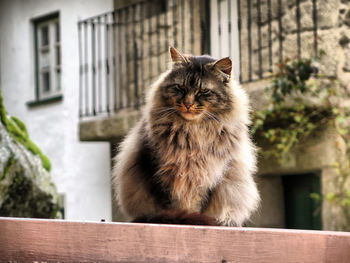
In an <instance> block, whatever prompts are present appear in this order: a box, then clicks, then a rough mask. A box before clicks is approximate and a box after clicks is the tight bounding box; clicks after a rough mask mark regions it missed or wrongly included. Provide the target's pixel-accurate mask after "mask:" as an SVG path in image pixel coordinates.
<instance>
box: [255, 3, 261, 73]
mask: <svg viewBox="0 0 350 263" xmlns="http://www.w3.org/2000/svg"><path fill="white" fill-rule="evenodd" d="M256 8H257V13H258V22H257V26H258V56H259V57H258V58H259V78H260V79H261V78H262V74H263V73H262V53H261V52H262V51H261V49H262V44H261V5H260V1H259V0H258V1H257V5H256Z"/></svg>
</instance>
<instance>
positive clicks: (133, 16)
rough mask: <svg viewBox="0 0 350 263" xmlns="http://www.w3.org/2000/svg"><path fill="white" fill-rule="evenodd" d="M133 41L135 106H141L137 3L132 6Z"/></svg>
mask: <svg viewBox="0 0 350 263" xmlns="http://www.w3.org/2000/svg"><path fill="white" fill-rule="evenodd" d="M132 41H133V49H134V50H133V54H134V57H133V59H134V65H133V66H134V107H135V108H138V107H139V93H138V79H139V78H138V68H139V67H138V65H137V60H138V51H137V40H136V5H133V6H132Z"/></svg>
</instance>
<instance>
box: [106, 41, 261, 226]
mask: <svg viewBox="0 0 350 263" xmlns="http://www.w3.org/2000/svg"><path fill="white" fill-rule="evenodd" d="M169 51H170V57H171V60H172V61H171V64H170V69H169V70H168V71H166V72H165V73H163V74H162V75H161V76H160V77H159V79H158V80H157V81H156V82H155V83H154V84H153V85H152V87H151V88H150V90H149V92H148V94H147V97H146V105H145V110H144V112H143V116H142V118H141V120H140V121H139V122H138V124H137V125H136V126H135V127H134V128H133V129H132V130H131V131H130V133H129V134H128V135H127V137H126V138H125V140H124V141H123V142H122V143H121V144H120V147H119V153H118V154H117V155H116V157H115V159H114V161H115V165H114V167H113V171H112V177H113V180H112V182H113V187H114V189H115V193H116V200H117V202H118V205H119V207H120V209H121V211H122V213H123V214H125V215H127V216H128V217H129V219H130V220H134V221H135V222H142V221H145V222H157V221H159V222H164V218H165V219H166V218H168V219H169V217H172V216H175V217H181V218H185V217H186V216H188V217H189V218H187V219H188V220H187V219H186V220H185V221H184V222H195V221H198V222H200V223H199V224H208V225H212V224H213V222H211V221H210V218H213V219H214V222H215V224H217V225H225V226H242V224H243V223H244V222H245V221H246V220H248V219H249V217H250V215H251V214H252V212H254V211H255V210H256V209H257V207H258V204H259V201H260V198H259V192H258V190H257V186H256V183H255V181H254V178H253V175H254V173H255V172H256V148H255V146H254V145H253V143H252V141H251V139H250V135H249V130H248V125H249V123H250V118H249V103H248V97H247V95H246V93H245V91H244V90H243V89H242V88H241V87H240V86H239V85H238V84H237V83H236V82H235V81H234V80H233V77H232V76H231V70H232V62H231V60H230V58H223V59H220V60H215V59H214V58H212V57H210V56H207V55H204V56H193V55H187V54H182V53H181V52H179V51H178V50H176V49H175V48H174V47H170V49H169ZM172 211H174V212H172ZM163 215H165V216H163ZM200 215H203V218H202V219H198V218H200ZM153 218H155V219H154V220H153ZM191 218H192V219H193V218H194V220H192V219H191ZM197 219H198V220H197ZM170 221H171V222H176V220H170ZM180 221H181V220H180Z"/></svg>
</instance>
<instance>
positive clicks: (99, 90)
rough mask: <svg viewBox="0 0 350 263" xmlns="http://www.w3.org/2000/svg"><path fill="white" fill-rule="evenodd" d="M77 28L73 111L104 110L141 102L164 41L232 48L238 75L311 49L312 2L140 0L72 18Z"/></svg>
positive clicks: (245, 77) (193, 49)
mask: <svg viewBox="0 0 350 263" xmlns="http://www.w3.org/2000/svg"><path fill="white" fill-rule="evenodd" d="M301 5H303V6H302V7H303V8H301ZM301 10H302V11H301ZM306 11H308V13H306ZM302 21H307V22H306V23H302ZM310 21H311V22H310ZM234 27H235V28H236V29H237V28H238V30H236V31H235V28H234ZM235 32H237V33H235ZM78 33H79V53H80V88H79V116H80V117H89V116H97V115H108V114H111V113H113V112H117V111H119V110H121V109H126V108H136V109H137V108H139V107H140V105H142V104H144V93H145V90H146V89H147V88H148V87H149V86H150V85H151V84H152V83H153V81H154V80H155V79H156V78H157V77H158V76H159V74H160V73H161V72H163V71H164V70H165V69H166V64H167V61H168V60H169V56H168V47H169V45H173V46H175V47H177V48H178V49H179V50H182V51H183V52H186V53H193V54H203V53H211V54H212V55H215V56H220V57H223V56H231V57H232V59H233V61H234V62H235V63H236V65H237V67H236V70H237V71H239V72H240V74H239V79H240V81H241V82H242V83H246V82H251V81H255V80H259V79H263V78H266V77H268V76H269V75H270V73H271V72H272V71H274V68H275V66H276V64H277V63H279V62H282V61H283V60H284V58H286V57H290V58H293V57H302V56H303V55H304V53H305V54H308V55H309V54H310V53H312V54H315V53H316V51H317V42H318V36H317V3H316V0H307V1H300V0H293V1H287V0H266V1H260V0H246V1H243V0H236V1H232V0H205V1H204V0H203V1H201V0H188V1H185V0H162V1H155V0H143V1H142V0H140V2H138V3H136V4H133V5H130V6H126V7H123V8H120V9H117V10H115V11H113V12H108V13H105V14H101V15H98V16H94V17H90V18H88V19H85V20H81V21H79V22H78ZM310 42H312V43H310ZM210 47H211V48H210ZM210 49H211V50H210ZM237 49H238V51H239V52H237V54H238V55H234V54H235V51H237Z"/></svg>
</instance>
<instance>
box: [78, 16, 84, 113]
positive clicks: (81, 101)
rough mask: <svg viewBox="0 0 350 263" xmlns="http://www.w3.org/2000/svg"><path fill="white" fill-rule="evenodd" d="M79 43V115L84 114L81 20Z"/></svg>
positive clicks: (79, 24)
mask: <svg viewBox="0 0 350 263" xmlns="http://www.w3.org/2000/svg"><path fill="white" fill-rule="evenodd" d="M78 43H79V117H80V118H81V117H82V116H83V54H82V43H81V22H78Z"/></svg>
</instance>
